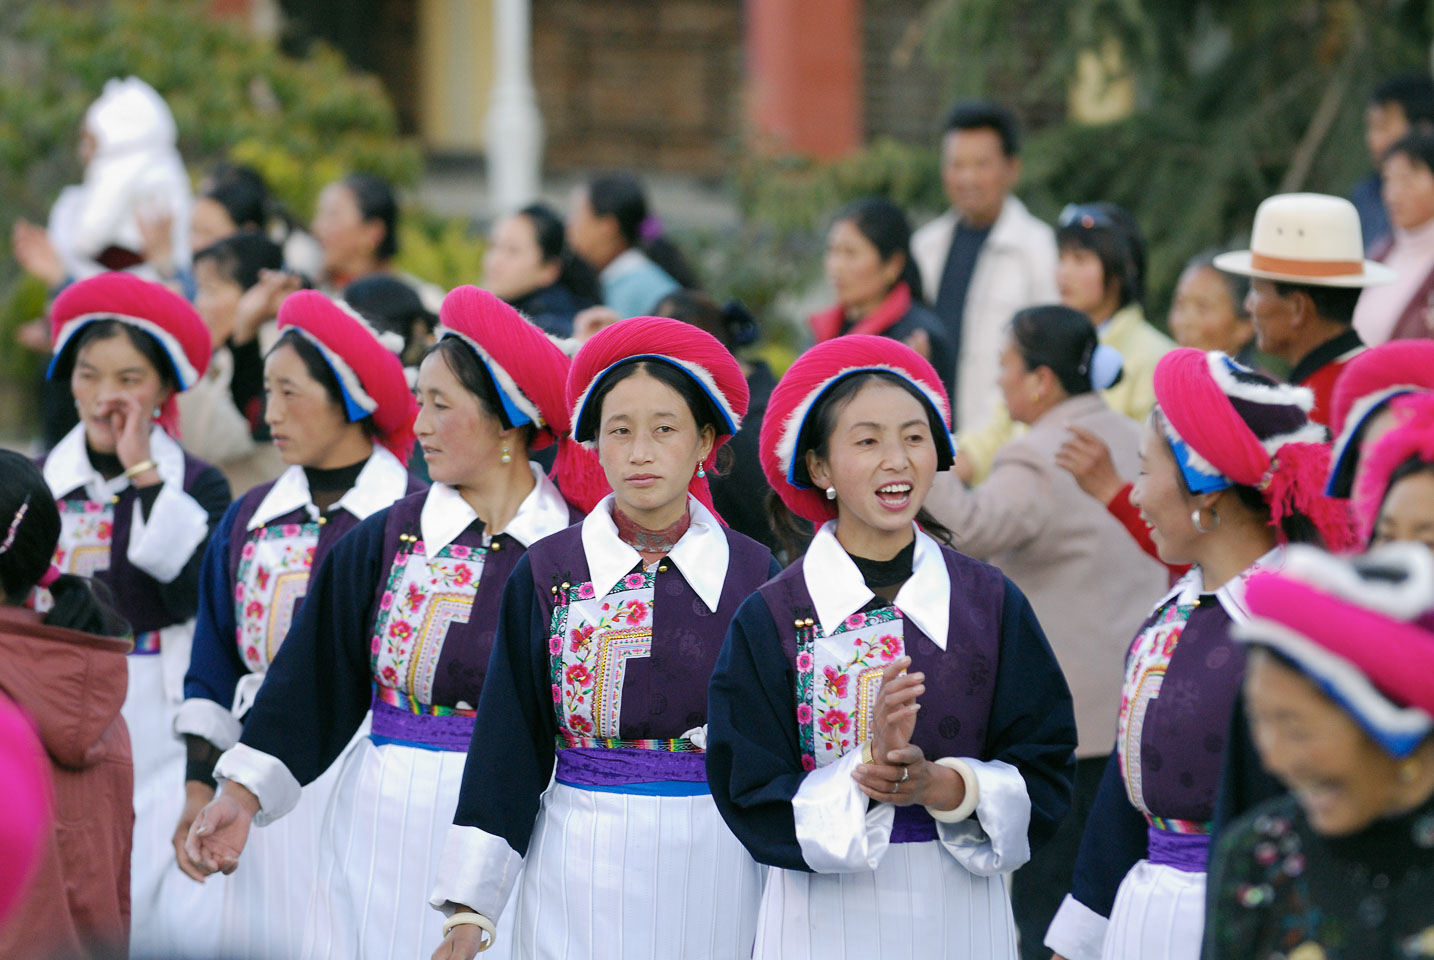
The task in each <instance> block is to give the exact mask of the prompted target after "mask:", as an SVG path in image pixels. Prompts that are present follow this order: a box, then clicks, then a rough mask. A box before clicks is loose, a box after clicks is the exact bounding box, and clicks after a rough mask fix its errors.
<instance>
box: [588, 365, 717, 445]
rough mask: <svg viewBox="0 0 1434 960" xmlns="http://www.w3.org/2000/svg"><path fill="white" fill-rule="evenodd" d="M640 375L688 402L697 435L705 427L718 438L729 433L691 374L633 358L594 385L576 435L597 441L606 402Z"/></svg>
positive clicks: (604, 375)
mask: <svg viewBox="0 0 1434 960" xmlns="http://www.w3.org/2000/svg"><path fill="white" fill-rule="evenodd" d="M638 373H646V374H647V375H648V376H650V377H652V378H653V379H654V380H657V381H659V382H661V383H665V384H667V386H669V387H671V388H672V389H673V390H676V391H677V395H678V396H680V397H681V398H682V399H683V401H684V402H686V404H687V409H688V410H690V411H692V419H693V420H695V421H696V422H697V430H698V432H701V430H702V428H703V427H711V428H712V430H713V431H714V432H715V433H716V434H717V435H718V436H720V435H722V434H724V433H726V432H727V425H726V421H725V419H724V418H723V416H722V414H721V412H720V411H718V409H717V405H716V404H714V403H713V402H712V398H711V397H709V396H707V393H706V391H704V390H703V389H702V388H701V387H700V386H698V385H697V381H696V380H694V379H693V378H692V376H691V375H690V374H688V373H686V372H684V371H682V370H680V369H678V368H677V367H675V366H673V365H672V364H670V363H665V362H663V361H661V360H652V359H645V358H642V357H633V358H632V359H630V360H624V361H623V362H622V363H619V364H617V365H616V366H614V367H613V368H612V369H611V370H609V371H608V372H607V373H605V374H603V378H602V379H601V380H599V381H598V382H597V383H596V384H594V385H593V388H592V393H591V394H590V395H589V397H588V402H587V403H586V404H585V405H584V407H583V418H582V421H581V422H580V423H575V424H573V436H574V437H583V438H596V437H597V435H598V428H599V426H600V425H601V423H602V405H603V401H604V400H606V399H607V395H608V394H609V393H612V389H613V387H615V386H617V385H618V384H619V383H622V381H624V380H626V379H627V378H628V377H631V376H633V375H635V374H638Z"/></svg>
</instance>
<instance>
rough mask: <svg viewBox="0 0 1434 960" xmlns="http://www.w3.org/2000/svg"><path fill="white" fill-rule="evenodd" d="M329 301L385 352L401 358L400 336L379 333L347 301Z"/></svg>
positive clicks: (385, 332) (401, 341)
mask: <svg viewBox="0 0 1434 960" xmlns="http://www.w3.org/2000/svg"><path fill="white" fill-rule="evenodd" d="M329 299H330V300H333V304H334V306H336V307H338V308H339V309H340V310H342V311H343V312H344V313H346V314H348V315H349V317H350V318H352V319H353V320H354V322H355V323H357V324H358V325H359V326H360V327H363V329H364V330H365V331H366V332H367V333H368V335H369V336H371V337H373V338H374V339H375V340H377V341H378V342H379V345H380V346H381V347H383V348H384V349H385V350H387V351H388V352H389V353H391V354H393V355H394V356H397V357H401V356H403V347H404V342H403V337H402V336H401V335H400V334H397V333H394V332H393V331H392V330H382V331H380V330H379V329H378V328H377V327H375V326H374V325H373V324H371V323H369V321H368V317H365V316H364V315H363V314H361V313H359V312H358V311H357V310H355V309H354V308H353V306H352V305H351V304H350V303H349V302H348V301H347V300H334V299H333V298H332V297H330V298H329Z"/></svg>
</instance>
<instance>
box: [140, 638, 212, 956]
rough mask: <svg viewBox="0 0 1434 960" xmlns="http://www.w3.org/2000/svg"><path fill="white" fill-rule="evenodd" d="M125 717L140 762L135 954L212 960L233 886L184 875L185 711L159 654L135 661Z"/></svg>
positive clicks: (210, 879) (146, 655)
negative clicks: (179, 851) (178, 727)
mask: <svg viewBox="0 0 1434 960" xmlns="http://www.w3.org/2000/svg"><path fill="white" fill-rule="evenodd" d="M125 659H126V660H127V661H128V664H129V689H128V690H127V691H126V693H125V698H124V706H123V707H121V708H120V715H121V716H123V717H124V721H125V725H126V726H128V727H129V740H130V750H131V752H132V753H133V755H134V849H133V851H132V852H131V854H130V952H131V953H132V954H133V955H134V956H136V957H168V958H174V960H189V958H193V960H211V958H213V957H214V956H216V955H217V954H218V953H219V947H220V939H219V915H220V911H221V910H222V909H223V904H224V887H225V886H226V885H227V883H228V880H227V878H225V877H222V876H219V875H217V874H216V875H215V876H212V877H210V878H209V879H208V880H207V881H205V882H204V883H203V884H199V883H196V882H195V881H193V880H191V879H189V878H188V877H186V876H185V875H184V874H182V873H180V872H179V864H178V863H177V862H176V861H175V855H174V843H173V840H174V829H175V827H177V826H178V825H179V816H180V814H181V813H183V812H184V758H185V749H184V742H183V741H182V740H180V739H179V738H178V737H176V736H175V735H174V716H175V714H176V713H177V712H178V710H179V703H178V702H177V701H175V700H173V699H171V698H170V697H169V696H168V695H167V694H166V692H165V682H164V665H163V663H162V662H161V661H162V658H161V655H159V654H132V655H130V656H129V657H126V658H125Z"/></svg>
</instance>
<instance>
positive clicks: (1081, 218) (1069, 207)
mask: <svg viewBox="0 0 1434 960" xmlns="http://www.w3.org/2000/svg"><path fill="white" fill-rule="evenodd" d="M1057 225H1058V226H1060V227H1062V228H1065V227H1070V226H1077V227H1084V228H1085V229H1087V230H1094V229H1095V228H1097V227H1104V228H1105V229H1107V230H1117V229H1119V227H1118V225H1117V224H1116V222H1115V220H1113V219H1112V218H1111V216H1110V214H1109V213H1107V212H1106V211H1105V210H1103V209H1102V208H1100V207H1098V206H1096V205H1095V204H1090V203H1068V204H1066V205H1065V208H1064V209H1062V210H1061V215H1060V218H1059V220H1057Z"/></svg>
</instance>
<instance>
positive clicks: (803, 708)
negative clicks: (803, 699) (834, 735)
mask: <svg viewBox="0 0 1434 960" xmlns="http://www.w3.org/2000/svg"><path fill="white" fill-rule="evenodd" d="M797 722H798V723H811V722H812V708H811V706H810V705H809V704H805V703H799V704H797Z"/></svg>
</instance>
